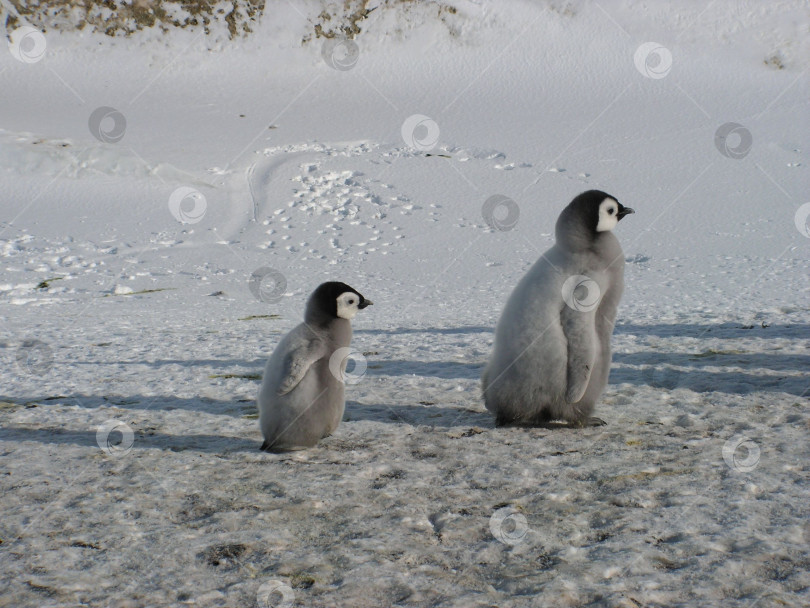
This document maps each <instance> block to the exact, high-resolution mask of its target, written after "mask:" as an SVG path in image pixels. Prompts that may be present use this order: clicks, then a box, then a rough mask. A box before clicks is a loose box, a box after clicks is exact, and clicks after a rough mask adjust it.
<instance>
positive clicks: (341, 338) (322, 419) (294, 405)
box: [258, 281, 372, 451]
mask: <svg viewBox="0 0 810 608" xmlns="http://www.w3.org/2000/svg"><path fill="white" fill-rule="evenodd" d="M370 304H372V302H371V300H367V299H366V298H364V297H363V296H362V295H360V293H359V292H358V291H357V290H355V289H353V288H351V287H349V286H348V285H346V284H345V283H338V282H334V281H332V282H328V283H323V284H322V285H320V286H319V287H318V288H317V289H316V290H315V291H314V292H313V293H312V295H311V296H310V297H309V300H308V301H307V308H306V312H305V313H304V322H303V323H301V324H300V325H298V326H297V327H295V328H294V329H293V330H292V331H291V332H290V333H288V334H287V335H286V336H284V338H282V340H281V342H279V344H278V346H276V349H275V350H274V351H273V354H272V355H271V356H270V359H269V360H268V361H267V366H266V367H265V369H264V376H263V379H262V387H261V389H260V390H259V398H258V405H259V425H260V427H261V429H262V434H263V435H264V443H263V444H262V448H261V449H262V450H267V451H285V450H300V449H304V448H308V447H312V446H314V445H315V444H316V443H318V441H320V440H321V439H322V438H324V437H327V436H328V435H331V434H332V432H333V431H334V430H335V429H336V428H337V427H338V424H340V421H341V419H342V418H343V410H344V408H345V405H346V402H345V400H344V397H343V386H344V384H343V375H344V373H345V371H346V361H347V356H346V355H348V353H349V350H348V348H349V344H350V343H351V340H352V325H351V320H352V319H353V318H354V316H355V315H356V314H357V311H358V310H362V309H363V308H365V307H366V306H369V305H370ZM336 351H340V352H336ZM333 355H335V356H334V357H333ZM333 358H334V359H335V360H334V361H333V360H332V359H333Z"/></svg>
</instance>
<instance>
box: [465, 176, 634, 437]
mask: <svg viewBox="0 0 810 608" xmlns="http://www.w3.org/2000/svg"><path fill="white" fill-rule="evenodd" d="M630 213H633V210H632V209H630V208H629V207H625V206H623V205H622V204H621V203H619V202H618V201H617V200H616V198H615V197H613V196H610V195H609V194H606V193H604V192H600V191H598V190H589V191H587V192H583V193H582V194H580V195H579V196H577V197H576V198H574V200H572V201H571V202H570V203H569V204H568V206H567V207H566V208H565V209H563V211H562V213H560V216H559V218H558V219H557V225H556V228H555V236H556V244H555V245H554V246H553V247H552V248H551V249H549V250H548V251H546V252H545V253H544V254H543V255H542V256H541V257H540V259H539V260H537V262H536V263H535V264H534V266H532V267H531V269H530V270H529V271H528V273H527V274H526V275H525V276H524V277H523V278H522V279H521V281H520V282H519V283H518V285H517V287H515V290H514V291H513V292H512V295H511V296H510V297H509V300H508V301H507V303H506V307H505V308H504V310H503V313H502V314H501V318H500V320H499V321H498V325H497V327H496V330H495V344H494V348H493V352H492V356H491V358H490V360H489V362H488V364H487V366H486V367H485V368H484V372H483V375H482V378H481V381H482V389H483V395H484V401H485V403H486V407H487V409H488V410H490V411H491V412H492V413H493V414H495V419H496V424H497V425H505V424H517V425H528V426H543V425H547V424H548V423H549V422H551V421H552V420H563V421H565V422H567V423H568V424H570V425H572V426H584V425H586V424H604V422H603V421H601V420H599V419H598V418H591V417H590V416H591V414H592V413H593V409H594V406H595V404H596V402H597V400H598V399H599V397H600V396H601V395H602V392H603V391H604V389H605V386H606V385H607V380H608V374H609V372H610V359H611V350H610V337H611V335H612V334H613V325H614V323H615V320H616V309H617V306H618V304H619V299H620V298H621V295H622V291H623V289H624V253H623V252H622V248H621V246H620V245H619V241H618V239H617V238H616V236H615V235H614V234H613V232H612V230H613V229H614V228H615V227H616V225H617V224H618V222H619V220H621V219H622V218H623V217H624V216H625V215H628V214H630Z"/></svg>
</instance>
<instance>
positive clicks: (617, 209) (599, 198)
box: [568, 190, 635, 233]
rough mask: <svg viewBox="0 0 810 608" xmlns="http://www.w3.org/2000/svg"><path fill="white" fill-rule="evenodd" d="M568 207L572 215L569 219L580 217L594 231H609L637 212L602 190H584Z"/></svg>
mask: <svg viewBox="0 0 810 608" xmlns="http://www.w3.org/2000/svg"><path fill="white" fill-rule="evenodd" d="M568 207H569V209H570V211H571V215H572V217H570V218H569V221H571V220H574V219H578V220H579V221H580V222H584V224H585V226H586V227H587V228H588V229H589V230H591V231H592V232H593V233H598V232H609V231H611V230H613V229H614V228H615V227H616V224H618V223H619V220H620V219H622V218H623V217H624V216H625V215H629V214H631V213H635V211H633V210H632V209H631V208H630V207H625V206H624V205H622V204H621V203H620V202H619V201H618V200H616V197H615V196H611V195H610V194H607V193H606V192H602V191H601V190H588V191H587V192H583V193H582V194H580V195H579V196H577V197H576V198H575V199H574V200H573V201H571V203H570V204H569V205H568Z"/></svg>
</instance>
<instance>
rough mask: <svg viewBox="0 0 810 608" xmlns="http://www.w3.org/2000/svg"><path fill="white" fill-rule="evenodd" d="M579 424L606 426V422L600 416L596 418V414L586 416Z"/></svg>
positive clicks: (584, 425)
mask: <svg viewBox="0 0 810 608" xmlns="http://www.w3.org/2000/svg"><path fill="white" fill-rule="evenodd" d="M580 424H581V426H583V427H586V426H607V422H605V421H604V420H602V419H601V418H597V417H596V416H589V417H588V418H586V419H585V420H583V421H582V422H581V423H580Z"/></svg>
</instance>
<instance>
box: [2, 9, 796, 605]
mask: <svg viewBox="0 0 810 608" xmlns="http://www.w3.org/2000/svg"><path fill="white" fill-rule="evenodd" d="M453 6H455V7H456V8H457V11H456V12H455V13H453V12H448V11H440V10H438V9H437V7H436V5H433V4H420V3H402V4H397V5H395V6H394V7H389V8H385V7H382V8H380V9H378V10H376V11H374V12H372V13H371V14H370V16H369V20H368V22H367V23H366V24H365V29H364V31H363V33H362V34H361V35H360V36H359V37H358V39H357V41H356V45H357V48H356V50H357V52H358V53H359V54H358V55H357V62H356V64H355V65H353V66H351V67H349V69H335V68H334V67H331V66H330V65H329V63H328V61H327V60H331V61H332V62H333V65H334V61H335V58H336V57H337V59H338V60H344V59H345V57H344V56H343V55H341V54H340V49H337V51H336V52H338V54H337V55H332V54H330V53H329V52H328V51H329V48H330V47H328V46H327V47H325V46H324V45H322V44H321V41H320V40H317V39H316V40H311V41H310V42H308V43H307V44H303V45H302V44H301V40H302V39H303V38H306V37H307V36H308V35H309V33H311V31H312V24H313V23H314V21H315V20H317V15H318V13H319V10H318V3H316V2H294V3H289V4H287V3H285V4H281V5H279V6H276V7H275V8H274V9H273V11H272V14H268V15H266V16H265V18H264V19H263V21H262V23H261V26H260V27H259V28H258V31H257V32H256V35H255V36H252V37H250V38H247V39H245V40H239V41H236V42H234V43H230V44H226V43H222V42H216V41H212V40H210V39H206V38H205V37H204V36H201V35H199V33H197V32H194V31H179V32H173V33H172V35H171V37H169V38H162V37H160V36H159V35H158V34H155V33H150V32H145V33H142V34H140V35H137V36H134V37H131V38H126V39H116V40H110V39H107V38H102V37H99V36H97V35H88V34H82V33H75V32H74V33H65V34H58V33H50V32H49V33H47V34H46V36H45V39H46V41H47V51H46V53H45V55H44V57H43V58H42V59H41V60H39V61H35V62H32V63H23V62H21V61H18V60H17V59H15V58H14V57H13V56H12V54H11V53H5V52H2V53H0V87H1V90H2V95H0V192H2V197H0V260H2V264H0V299H2V300H1V301H2V303H3V305H2V308H0V321H2V328H3V335H2V338H0V344H2V346H3V349H2V351H0V352H2V358H0V365H2V370H1V372H0V373H1V374H2V375H1V376H0V377H2V388H0V472H2V475H0V487H1V488H2V499H1V500H2V502H0V506H2V510H3V517H2V519H0V541H2V543H1V544H0V571H2V572H5V573H6V574H5V575H3V578H4V582H3V587H4V592H3V594H2V595H1V596H0V605H2V606H5V605H7V606H74V605H91V606H177V605H194V606H254V605H259V606H291V605H300V606H459V607H461V606H463V607H469V606H499V607H511V606H548V605H560V606H628V607H629V606H693V605H717V606H720V605H722V606H740V607H743V606H744V607H747V608H752V607H753V606H771V605H784V606H802V605H806V604H807V603H808V602H810V598H809V597H808V595H809V593H810V592H809V591H808V585H809V584H810V580H808V578H810V577H808V574H807V573H808V571H810V556H809V555H808V550H807V547H808V541H810V526H808V524H807V522H808V508H807V504H810V501H809V500H808V498H809V497H810V492H808V465H807V462H808V456H810V450H808V445H809V444H808V432H810V415H809V414H808V398H807V395H808V391H809V390H810V375H809V374H808V369H809V368H810V365H808V364H809V363H810V354H808V345H810V318H809V316H808V310H810V295H809V293H808V278H807V259H808V257H807V256H808V248H809V247H810V238H808V228H807V218H808V216H810V208H808V207H806V206H803V205H804V204H805V203H807V198H806V196H807V192H808V185H810V179H809V178H808V164H810V159H809V158H808V151H807V146H806V145H805V144H806V140H807V136H808V133H810V124H809V122H810V118H808V117H809V116H810V112H808V109H810V108H808V106H810V104H809V103H808V76H807V69H808V67H810V43H809V42H808V41H809V40H810V37H808V36H807V34H808V29H810V14H808V13H810V11H808V9H807V7H806V4H805V3H802V2H798V1H795V2H794V1H783V2H774V3H755V2H751V3H739V2H734V3H731V2H716V3H711V4H710V5H708V6H704V4H703V3H698V2H686V3H678V8H677V12H675V10H676V9H672V8H667V7H666V6H665V5H664V4H660V5H659V4H655V3H642V2H636V1H634V0H617V1H616V2H601V3H599V4H596V3H577V2H571V3H557V2H520V1H518V0H515V1H512V2H508V3H489V2H463V1H459V2H455V3H453ZM647 42H656V43H657V44H658V45H659V46H660V47H664V49H666V50H667V51H669V52H670V53H671V59H672V60H671V65H669V69H668V70H667V66H668V64H669V60H668V56H667V54H666V53H664V52H663V51H656V52H653V53H651V54H648V55H647V57H646V61H645V57H643V56H642V57H641V61H640V62H638V61H634V56H637V54H638V50H639V48H640V47H642V45H643V44H644V43H647ZM644 48H647V47H644ZM649 48H653V47H649ZM654 48H659V47H654ZM350 50H351V49H350ZM661 53H663V54H661ZM642 55H643V53H642ZM325 57H326V59H325ZM352 57H353V56H352V55H349V59H352ZM635 58H637V57H635ZM780 66H781V67H780ZM339 67H340V66H339ZM343 67H347V66H343ZM642 72H645V73H646V75H645V74H642ZM650 76H653V77H650ZM104 107H106V108H110V110H105V111H102V113H101V115H104V116H106V118H103V119H98V118H93V116H94V111H95V110H96V109H97V108H104ZM414 115H423V116H424V117H426V118H428V119H429V120H431V121H433V123H435V127H434V126H433V123H426V122H425V119H418V120H416V121H413V120H410V121H409V117H412V116H414ZM124 121H125V126H124ZM417 122H421V124H422V126H421V127H418V128H416V129H410V128H406V129H404V131H405V132H404V133H403V126H406V127H407V126H408V125H411V124H415V123H417ZM729 123H736V124H737V125H739V127H731V128H729V129H731V131H733V132H731V131H730V132H729V135H728V139H726V140H725V142H726V146H725V147H724V146H723V141H724V140H722V138H721V139H720V141H719V142H718V141H717V139H718V138H717V134H718V131H719V130H721V129H722V128H723V126H724V125H727V124H729ZM428 127H430V128H428ZM729 129H727V130H729ZM748 135H750V145H749V140H747V139H746V137H747V136H748ZM119 137H120V139H118V141H112V140H115V139H117V138H119ZM105 139H106V140H107V141H102V140H105ZM434 140H435V141H434ZM718 145H719V147H718ZM734 156H738V157H739V158H734ZM590 188H599V189H603V190H606V191H608V192H610V193H612V194H614V195H615V196H617V198H618V199H619V200H620V201H621V202H622V203H624V204H626V205H628V206H631V207H633V208H635V209H636V212H637V213H636V214H635V215H633V216H630V217H628V218H627V219H626V220H625V221H623V222H622V223H621V225H620V226H619V228H618V229H617V235H618V237H619V239H620V241H621V242H622V244H623V247H624V250H625V254H626V257H627V267H626V283H627V287H626V291H625V295H624V299H623V301H622V305H621V307H620V310H619V319H618V324H617V328H616V333H615V336H614V351H615V355H614V366H613V371H612V374H611V381H610V385H609V386H608V390H607V392H606V394H605V396H604V399H603V403H601V404H600V405H599V406H597V412H596V414H597V415H598V416H600V417H602V418H604V419H605V420H607V422H608V426H606V427H603V428H599V429H584V430H571V429H553V430H547V429H495V428H494V426H493V424H492V420H491V418H490V416H489V414H488V413H487V412H486V410H485V409H484V407H483V404H482V402H481V399H480V394H479V388H478V378H479V375H480V370H481V368H482V366H483V364H484V362H485V361H486V359H487V357H488V354H489V351H490V348H491V343H492V330H493V327H494V324H495V322H496V321H497V318H498V316H499V313H500V309H501V306H502V305H503V303H504V301H505V299H506V297H507V296H508V294H509V291H510V289H511V288H512V286H514V284H515V283H516V282H517V281H518V279H519V278H520V276H521V275H522V273H523V272H525V270H526V269H527V268H528V267H529V266H530V265H531V264H532V263H533V262H534V261H535V259H536V258H537V257H538V256H539V255H540V253H541V252H542V251H543V250H545V249H546V248H547V247H549V246H550V245H551V243H552V242H553V226H554V221H555V219H556V217H557V214H558V213H559V211H560V209H562V207H563V206H564V205H565V204H566V203H567V202H568V201H569V200H570V199H571V198H572V197H573V196H574V195H576V194H577V193H579V192H581V191H583V190H586V189H590ZM183 189H185V190H183ZM186 193H192V194H191V195H190V196H187V197H186V198H184V197H183V195H184V194H186ZM495 195H500V196H503V197H508V198H509V199H511V200H512V201H514V203H515V206H516V208H517V209H518V210H519V217H518V219H517V222H516V223H515V224H514V227H513V228H511V229H508V228H509V227H508V226H501V228H507V229H503V230H499V229H495V228H493V227H491V225H492V224H494V222H493V218H492V217H489V218H488V217H485V215H486V214H485V213H484V211H483V209H484V205H485V202H486V201H487V200H488V199H490V197H492V196H495ZM513 208H514V207H513ZM178 218H181V219H185V221H186V222H187V223H182V222H181V221H179V220H178ZM495 219H497V220H501V221H503V220H504V217H503V216H502V215H499V216H497V217H496V218H495ZM488 220H489V221H488ZM262 269H273V270H274V271H276V273H280V275H281V276H282V277H283V280H277V281H276V282H272V281H270V282H267V281H265V282H264V283H262V282H261V278H262V276H264V275H265V271H263V270H262ZM267 276H268V277H272V276H276V277H277V278H278V274H275V275H267ZM328 279H339V280H343V281H346V282H347V283H349V284H351V285H354V286H355V287H357V288H358V289H359V290H361V291H362V293H363V294H364V295H366V296H368V297H369V298H371V299H373V300H374V302H375V306H374V307H372V308H370V309H368V310H365V311H363V312H362V314H360V315H358V317H357V318H356V320H355V322H354V326H355V337H354V342H353V346H354V347H355V348H356V349H357V351H358V354H357V355H356V363H357V364H358V366H359V367H357V368H356V369H357V370H360V369H361V368H362V367H363V366H364V365H365V366H366V370H365V373H364V374H362V375H359V372H358V375H359V377H358V378H357V382H355V383H352V384H351V385H350V386H348V387H347V395H348V403H347V410H346V416H345V421H344V423H343V424H342V425H341V426H340V428H339V429H338V430H337V432H336V433H335V434H334V436H332V437H330V438H328V439H326V440H325V441H323V442H322V444H321V445H319V446H318V447H317V448H315V449H313V450H309V451H306V452H301V453H296V454H292V455H268V454H263V453H260V452H259V451H258V446H259V444H260V441H261V439H260V433H259V431H258V426H257V422H256V419H255V418H256V408H255V401H254V398H255V394H256V391H257V389H258V378H259V374H260V373H261V370H262V366H263V362H264V360H265V359H266V357H267V356H268V355H269V353H270V352H271V351H272V349H273V347H274V345H275V344H276V342H277V340H278V338H279V336H280V335H281V334H282V333H283V332H285V331H287V330H289V329H290V328H291V327H293V326H294V325H295V324H297V323H298V322H299V321H300V319H301V313H302V310H303V302H304V300H305V298H306V296H307V295H308V294H309V293H310V292H311V290H312V289H313V288H314V287H315V286H316V285H317V284H318V283H319V282H321V281H323V280H328ZM257 288H260V289H257ZM256 294H259V296H260V297H257V295H256ZM274 581H275V583H274ZM274 585H276V586H275V587H274ZM273 589H275V591H273ZM293 602H294V603H293Z"/></svg>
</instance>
